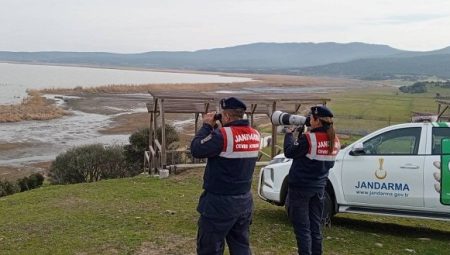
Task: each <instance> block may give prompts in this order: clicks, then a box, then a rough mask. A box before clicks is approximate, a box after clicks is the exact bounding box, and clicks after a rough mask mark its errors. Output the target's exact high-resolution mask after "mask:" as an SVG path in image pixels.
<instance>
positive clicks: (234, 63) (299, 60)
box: [0, 42, 405, 71]
mask: <svg viewBox="0 0 450 255" xmlns="http://www.w3.org/2000/svg"><path fill="white" fill-rule="evenodd" d="M404 52H405V51H401V50H397V49H394V48H391V47H389V46H386V45H375V44H365V43H348V44H340V43H332V42H330V43H254V44H247V45H239V46H234V47H227V48H217V49H209V50H198V51H192V52H189V51H177V52H164V51H161V52H157V51H155V52H147V53H139V54H116V53H104V52H4V51H3V52H0V61H17V62H44V63H56V64H58V63H66V64H93V65H113V66H135V67H153V68H180V69H201V70H226V71H232V70H236V71H239V70H260V69H264V70H270V69H282V68H291V67H294V68H301V67H307V66H316V65H324V64H330V63H336V62H346V61H350V60H355V59H361V58H377V57H384V56H391V55H395V54H400V53H404Z"/></svg>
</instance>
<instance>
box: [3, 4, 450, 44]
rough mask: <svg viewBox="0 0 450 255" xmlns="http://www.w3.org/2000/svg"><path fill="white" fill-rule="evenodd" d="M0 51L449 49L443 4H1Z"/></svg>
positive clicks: (448, 17) (448, 8)
mask: <svg viewBox="0 0 450 255" xmlns="http://www.w3.org/2000/svg"><path fill="white" fill-rule="evenodd" d="M0 38H1V40H0V51H89V52H92V51H102V52H118V53H140V52H148V51H195V50H199V49H210V48H222V47H228V46H234V45H241V44H249V43H255V42H316V43H318V42H339V43H348V42H365V43H374V44H386V45H389V46H391V47H394V48H398V49H402V50H418V51H427V50H435V49H440V48H444V47H447V46H450V1H448V0H335V1H331V0H0Z"/></svg>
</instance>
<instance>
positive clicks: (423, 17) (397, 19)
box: [379, 13, 448, 24]
mask: <svg viewBox="0 0 450 255" xmlns="http://www.w3.org/2000/svg"><path fill="white" fill-rule="evenodd" d="M441 18H448V14H429V13H417V14H409V15H396V16H390V17H386V18H384V19H382V20H380V21H379V22H380V23H386V24H410V23H419V22H427V21H431V20H436V19H441Z"/></svg>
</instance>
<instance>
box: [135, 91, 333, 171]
mask: <svg viewBox="0 0 450 255" xmlns="http://www.w3.org/2000/svg"><path fill="white" fill-rule="evenodd" d="M149 93H150V95H151V96H152V99H151V101H150V102H149V103H147V109H148V113H149V114H150V123H149V125H150V130H149V150H148V151H147V152H146V154H145V159H144V160H145V161H146V162H147V163H148V167H149V169H150V171H152V170H151V169H166V168H167V149H166V148H167V145H166V134H165V129H164V128H161V133H162V134H161V141H159V140H158V138H157V136H156V130H157V128H158V127H164V126H165V123H166V116H165V115H166V113H186V114H193V115H194V116H193V117H194V120H195V132H196V131H197V130H198V119H199V117H200V114H202V113H206V112H211V111H217V112H219V111H220V108H219V101H220V99H222V98H227V97H231V96H234V97H237V98H239V99H241V100H242V101H243V102H244V103H245V104H246V105H247V110H246V114H247V117H248V119H249V120H250V124H251V125H252V126H253V125H254V115H257V114H264V115H267V116H271V114H272V112H274V111H277V110H281V111H284V112H288V113H294V114H295V113H298V112H299V110H300V107H301V106H302V105H303V106H304V105H317V104H323V105H325V104H326V103H327V102H328V101H329V100H330V99H328V98H325V97H322V96H321V95H320V94H311V93H308V94H306V93H283V94H281V93H270V92H261V93H256V92H246V93H237V92H234V93H233V92H230V93H220V92H217V91H208V92H190V91H149ZM276 144H277V135H276V126H274V125H272V141H271V155H270V156H271V157H272V158H273V157H274V156H275V153H276V151H275V149H276V148H275V146H276Z"/></svg>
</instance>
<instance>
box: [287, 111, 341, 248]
mask: <svg viewBox="0 0 450 255" xmlns="http://www.w3.org/2000/svg"><path fill="white" fill-rule="evenodd" d="M332 118H333V114H332V113H331V111H330V110H329V109H328V108H327V107H325V106H314V107H311V114H310V121H309V122H310V125H311V127H310V128H311V130H310V132H306V133H304V134H301V135H300V136H299V138H298V139H297V140H296V141H295V140H294V137H293V134H292V130H289V131H288V132H287V133H286V135H285V137H284V154H285V156H286V157H287V158H292V159H293V161H292V165H291V168H290V170H289V174H288V212H289V218H290V219H291V221H292V224H293V226H294V232H295V236H296V239H297V246H298V252H299V254H301V255H310V254H314V255H316V254H322V232H321V227H322V226H321V220H322V214H323V207H324V192H325V186H326V184H327V177H328V172H329V170H330V168H332V167H333V165H334V161H335V158H336V154H337V153H338V151H339V149H340V143H339V139H338V138H337V136H336V134H335V130H334V127H333V119H332Z"/></svg>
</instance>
